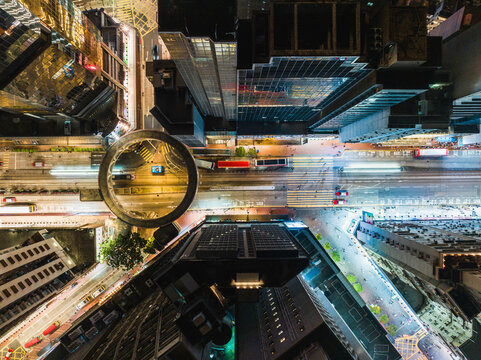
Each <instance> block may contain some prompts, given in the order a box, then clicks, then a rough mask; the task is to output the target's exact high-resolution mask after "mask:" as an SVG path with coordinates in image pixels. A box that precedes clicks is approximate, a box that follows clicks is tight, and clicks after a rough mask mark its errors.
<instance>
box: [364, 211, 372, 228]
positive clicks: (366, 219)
mask: <svg viewBox="0 0 481 360" xmlns="http://www.w3.org/2000/svg"><path fill="white" fill-rule="evenodd" d="M362 221H364V222H365V223H368V224H371V225H373V224H374V215H373V214H372V213H370V212H367V211H363V212H362Z"/></svg>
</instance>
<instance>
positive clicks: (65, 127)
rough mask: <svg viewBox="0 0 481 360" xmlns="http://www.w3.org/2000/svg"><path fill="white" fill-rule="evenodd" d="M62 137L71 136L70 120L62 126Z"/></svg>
mask: <svg viewBox="0 0 481 360" xmlns="http://www.w3.org/2000/svg"><path fill="white" fill-rule="evenodd" d="M63 132H64V135H72V123H71V122H70V120H67V121H65V123H64V125H63Z"/></svg>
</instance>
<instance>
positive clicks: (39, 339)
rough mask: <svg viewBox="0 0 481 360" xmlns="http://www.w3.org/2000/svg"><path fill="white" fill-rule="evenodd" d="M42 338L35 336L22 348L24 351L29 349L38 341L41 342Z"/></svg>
mask: <svg viewBox="0 0 481 360" xmlns="http://www.w3.org/2000/svg"><path fill="white" fill-rule="evenodd" d="M42 339H43V338H42V336H36V337H34V338H33V339H32V340H30V341H29V342H27V343H26V344H25V345H23V347H24V348H25V349H28V348H29V347H31V346H33V345H35V344H38V343H39V342H40V341H42Z"/></svg>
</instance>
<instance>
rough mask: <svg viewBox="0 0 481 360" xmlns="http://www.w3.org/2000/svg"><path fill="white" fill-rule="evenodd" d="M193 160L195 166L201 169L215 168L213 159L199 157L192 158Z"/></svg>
mask: <svg viewBox="0 0 481 360" xmlns="http://www.w3.org/2000/svg"><path fill="white" fill-rule="evenodd" d="M194 160H195V164H196V165H197V167H199V168H201V169H207V170H214V168H215V162H213V161H206V160H201V159H194Z"/></svg>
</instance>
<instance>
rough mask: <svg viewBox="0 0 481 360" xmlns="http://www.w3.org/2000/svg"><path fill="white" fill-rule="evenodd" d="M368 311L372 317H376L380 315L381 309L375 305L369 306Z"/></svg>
mask: <svg viewBox="0 0 481 360" xmlns="http://www.w3.org/2000/svg"><path fill="white" fill-rule="evenodd" d="M370 309H371V311H372V313H373V314H374V315H378V314H380V313H381V308H380V307H379V306H377V305H371V306H370Z"/></svg>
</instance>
